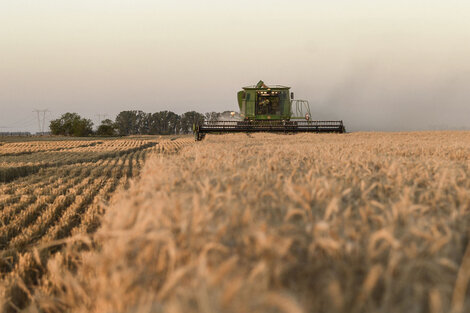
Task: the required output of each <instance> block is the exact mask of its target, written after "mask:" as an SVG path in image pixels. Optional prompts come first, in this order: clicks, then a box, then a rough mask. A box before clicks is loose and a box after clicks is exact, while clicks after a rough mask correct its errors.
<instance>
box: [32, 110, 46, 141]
mask: <svg viewBox="0 0 470 313" xmlns="http://www.w3.org/2000/svg"><path fill="white" fill-rule="evenodd" d="M33 112H36V113H37V116H38V132H39V133H40V134H41V135H43V134H44V129H45V127H46V113H47V112H50V111H49V110H48V109H45V110H38V109H34V110H33ZM41 113H42V116H41Z"/></svg>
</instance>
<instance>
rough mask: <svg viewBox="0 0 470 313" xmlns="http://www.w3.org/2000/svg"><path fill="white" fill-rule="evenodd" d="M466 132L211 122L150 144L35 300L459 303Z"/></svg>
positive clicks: (378, 308)
mask: <svg viewBox="0 0 470 313" xmlns="http://www.w3.org/2000/svg"><path fill="white" fill-rule="evenodd" d="M469 152H470V133H468V132H421V133H397V134H383V133H375V134H368V133H355V134H347V135H331V134H330V135H329V134H325V135H316V134H305V135H303V134H302V135H295V136H288V135H287V136H286V135H268V134H256V135H253V136H251V137H247V136H245V135H242V134H238V135H224V136H208V137H207V139H206V140H205V141H203V142H200V143H197V144H195V145H191V146H189V147H186V148H184V149H182V150H181V151H180V153H178V154H175V155H171V156H170V157H169V156H162V155H155V156H154V157H153V158H152V159H150V160H149V161H148V162H147V164H146V166H145V167H144V169H143V172H142V175H141V179H140V180H139V181H138V182H136V183H135V184H132V185H131V188H130V189H129V190H128V191H123V192H121V193H120V194H119V195H117V198H116V201H115V202H114V204H113V205H112V206H111V207H110V208H108V210H107V213H106V214H105V217H104V222H103V225H102V227H101V228H100V230H98V232H97V233H96V235H95V238H94V239H95V240H96V242H97V243H98V245H99V246H100V248H99V249H97V250H92V251H89V252H86V253H83V252H82V253H77V252H75V250H74V245H69V246H68V250H67V251H66V252H64V253H63V254H62V253H61V254H58V255H56V257H55V258H54V259H53V260H50V261H49V263H48V270H49V275H48V276H47V277H46V278H44V280H43V282H42V287H41V288H38V289H36V290H35V292H34V294H33V295H31V297H32V298H33V301H32V305H31V307H30V308H31V310H34V309H38V308H39V309H42V310H44V311H48V312H53V311H71V312H234V313H235V312H295V313H297V312H326V313H328V312H382V313H387V312H390V313H392V312H430V313H438V312H442V313H443V312H469V311H470V301H469V300H468V299H469V298H470V297H469V291H468V289H469V288H468V282H469V278H470V250H469V248H467V246H468V244H469V237H468V231H469V226H470V215H469V212H470V192H469V190H470V179H469V175H470V168H469V165H470V161H469V160H470V156H469Z"/></svg>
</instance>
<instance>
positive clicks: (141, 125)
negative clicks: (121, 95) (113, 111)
mask: <svg viewBox="0 0 470 313" xmlns="http://www.w3.org/2000/svg"><path fill="white" fill-rule="evenodd" d="M115 125H116V128H117V130H118V132H119V135H121V136H127V135H137V134H146V133H148V132H149V127H148V126H147V125H148V114H147V113H144V112H142V111H135V110H133V111H122V112H120V113H119V114H118V116H116V120H115Z"/></svg>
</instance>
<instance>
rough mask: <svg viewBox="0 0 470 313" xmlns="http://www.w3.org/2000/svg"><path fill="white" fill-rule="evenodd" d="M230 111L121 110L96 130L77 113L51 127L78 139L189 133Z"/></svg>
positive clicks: (57, 131) (54, 121)
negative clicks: (199, 125)
mask: <svg viewBox="0 0 470 313" xmlns="http://www.w3.org/2000/svg"><path fill="white" fill-rule="evenodd" d="M227 112H228V111H226V112H224V113H217V112H209V113H206V114H202V113H199V112H196V111H189V112H186V113H183V114H181V115H178V114H176V113H174V112H171V111H160V112H156V113H146V112H143V111H138V110H132V111H122V112H120V113H119V114H118V115H117V116H116V119H115V120H114V121H113V120H110V119H106V120H103V121H102V122H101V124H100V125H99V126H98V128H97V130H96V131H93V122H92V121H91V120H89V119H86V118H82V117H81V116H80V115H78V114H77V113H65V114H63V115H62V116H61V117H60V118H58V119H56V120H53V121H51V123H50V126H49V128H50V129H51V133H52V134H53V135H62V136H75V137H86V136H90V135H96V136H128V135H170V134H189V133H191V132H192V127H193V124H194V123H199V122H202V121H204V120H205V119H206V120H214V119H217V117H219V116H221V115H223V114H227Z"/></svg>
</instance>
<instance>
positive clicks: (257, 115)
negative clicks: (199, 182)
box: [194, 81, 345, 140]
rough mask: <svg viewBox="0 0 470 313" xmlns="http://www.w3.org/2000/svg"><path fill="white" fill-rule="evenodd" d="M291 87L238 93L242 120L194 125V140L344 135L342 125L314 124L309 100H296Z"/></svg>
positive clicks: (260, 86)
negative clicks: (249, 135) (219, 135)
mask: <svg viewBox="0 0 470 313" xmlns="http://www.w3.org/2000/svg"><path fill="white" fill-rule="evenodd" d="M289 90H290V87H286V86H279V85H274V86H267V85H266V84H264V82H263V81H260V82H259V83H258V84H257V85H255V86H249V87H244V88H243V90H242V91H239V92H238V106H239V107H240V119H233V120H229V121H204V123H201V124H195V125H194V136H195V139H196V140H201V139H202V138H204V136H205V134H207V133H235V132H243V133H253V132H277V133H300V132H314V133H325V132H328V133H331V132H335V133H344V132H345V128H344V125H343V121H312V120H310V117H311V114H310V107H309V104H308V102H307V101H306V100H294V99H293V98H294V94H293V93H290V92H289Z"/></svg>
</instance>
